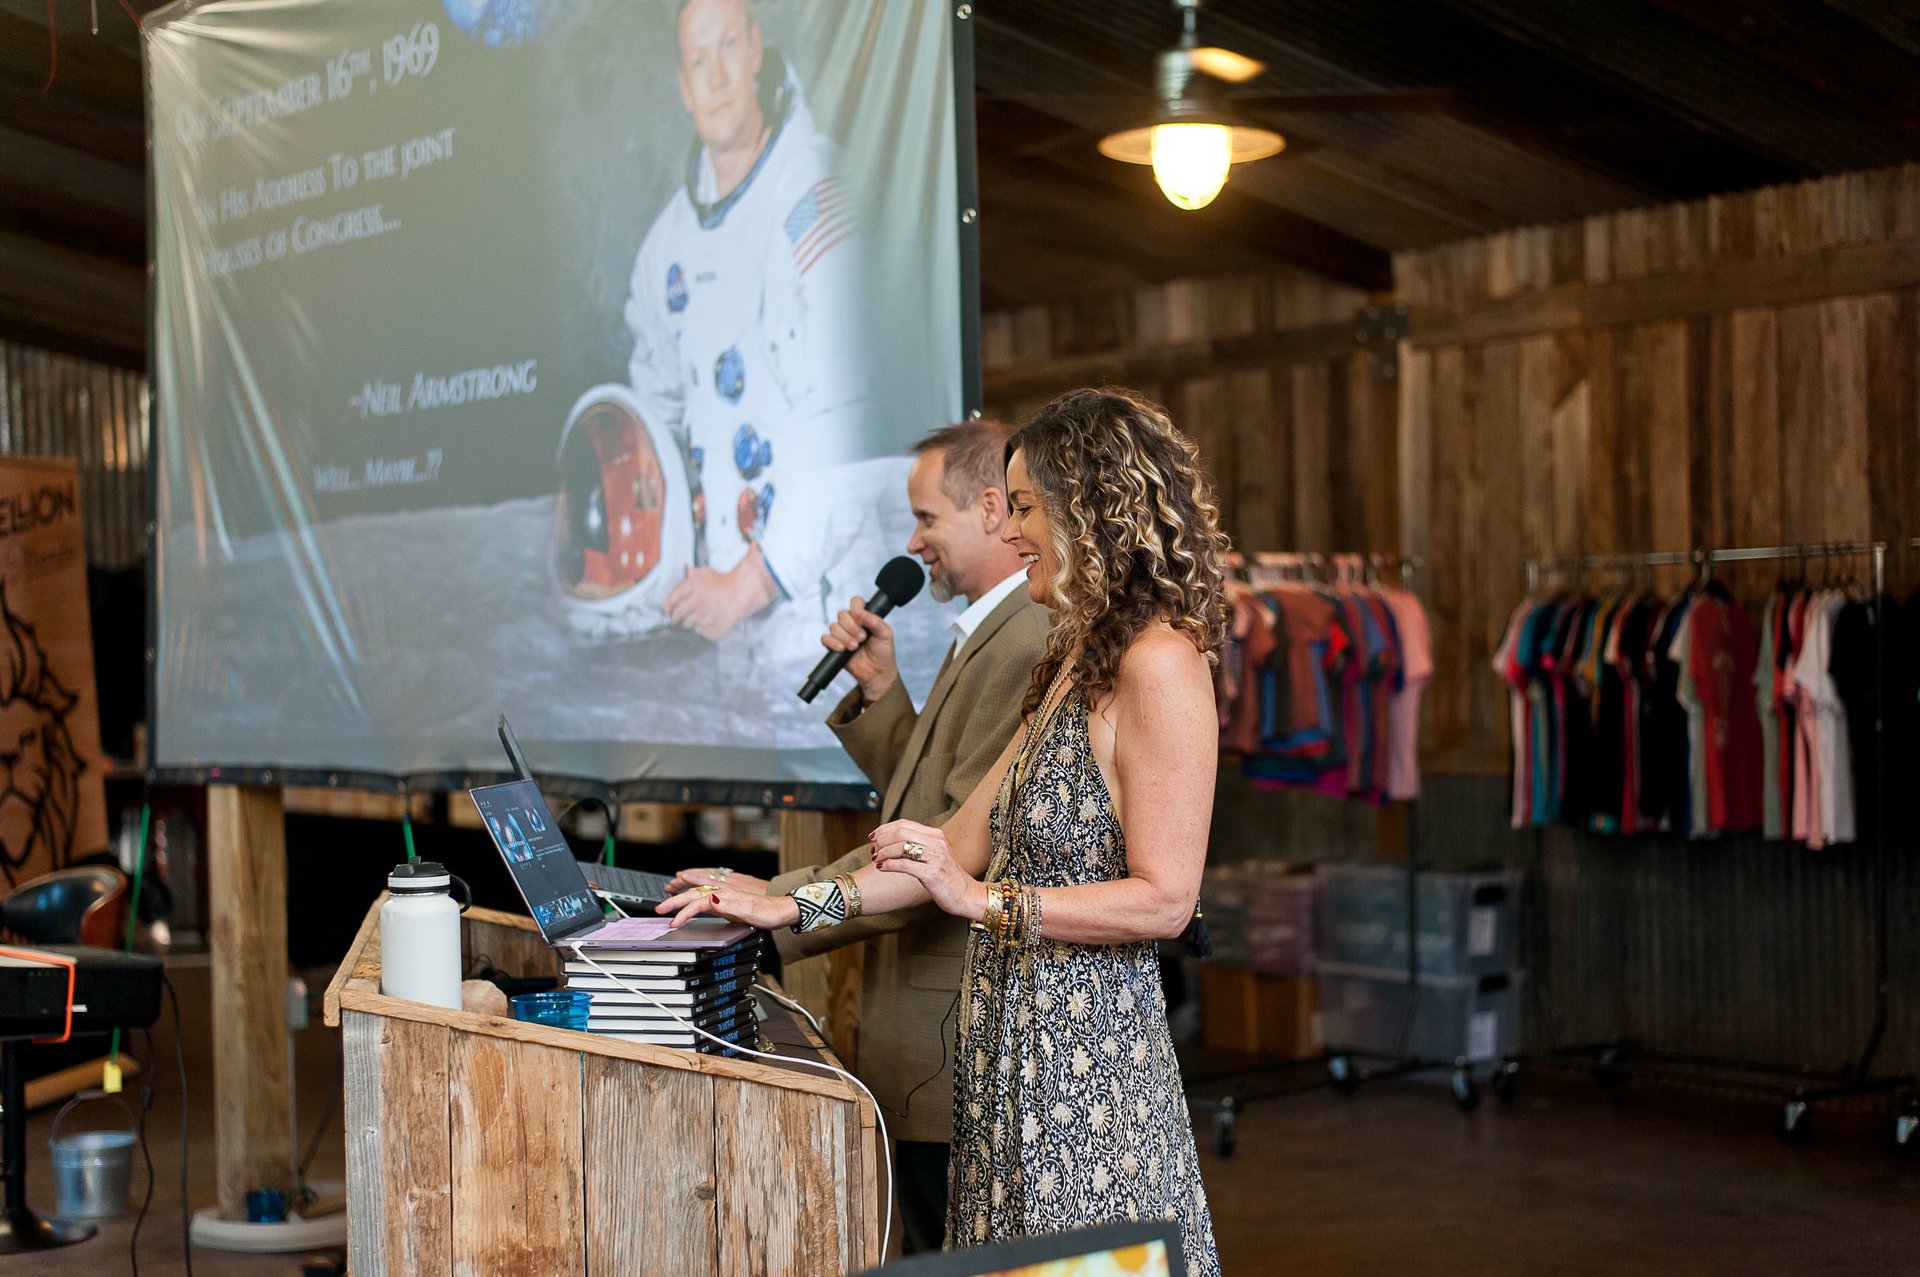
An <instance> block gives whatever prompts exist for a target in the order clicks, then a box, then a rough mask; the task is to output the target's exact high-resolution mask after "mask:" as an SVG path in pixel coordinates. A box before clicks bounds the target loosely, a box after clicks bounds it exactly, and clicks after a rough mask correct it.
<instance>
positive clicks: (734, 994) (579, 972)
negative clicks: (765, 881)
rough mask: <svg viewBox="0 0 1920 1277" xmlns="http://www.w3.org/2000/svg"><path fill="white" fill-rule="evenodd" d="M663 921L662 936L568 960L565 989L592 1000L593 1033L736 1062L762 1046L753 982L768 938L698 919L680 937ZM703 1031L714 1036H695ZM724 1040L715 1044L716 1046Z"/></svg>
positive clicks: (590, 951)
mask: <svg viewBox="0 0 1920 1277" xmlns="http://www.w3.org/2000/svg"><path fill="white" fill-rule="evenodd" d="M666 924H667V920H666V919H664V918H662V919H660V927H659V932H658V934H657V935H656V936H653V937H649V938H642V939H637V940H636V939H632V938H631V935H630V929H627V928H623V930H628V931H629V934H628V935H623V936H622V938H621V942H620V947H619V948H617V949H613V948H608V949H595V948H589V949H587V951H586V956H587V958H589V959H591V961H586V960H583V959H582V958H580V957H579V956H573V957H569V958H568V959H567V960H566V982H567V988H569V989H572V990H576V991H578V992H581V993H585V994H587V995H588V996H589V997H590V998H591V999H592V1002H591V1005H590V1006H589V1008H588V1011H587V1030H588V1031H589V1032H591V1033H604V1034H606V1035H607V1036H609V1037H616V1038H625V1039H627V1040H628V1041H630V1042H651V1043H654V1044H655V1045H657V1046H672V1047H682V1048H685V1049H687V1050H691V1051H701V1052H705V1053H708V1054H716V1055H718V1054H725V1055H732V1054H735V1053H736V1050H735V1048H738V1047H749V1048H753V1049H759V1047H760V1023H759V1017H758V1006H757V1004H756V1003H755V1002H754V1000H753V996H752V993H753V977H754V973H755V972H756V971H758V970H759V969H760V946H761V943H762V942H763V941H764V940H765V938H766V933H765V932H764V931H758V930H755V929H754V928H752V927H748V926H744V925H742V924H740V923H736V922H722V921H718V920H713V921H709V920H704V919H703V920H700V921H696V922H691V923H688V924H687V925H686V926H684V927H682V928H681V929H680V930H678V931H670V930H668V929H667V925H666ZM696 1026H697V1027H698V1028H699V1029H701V1030H703V1031H704V1032H705V1033H707V1034H711V1035H712V1037H706V1036H702V1034H701V1033H696V1032H694V1028H695V1027H696ZM716 1038H717V1039H719V1041H715V1040H714V1039H716Z"/></svg>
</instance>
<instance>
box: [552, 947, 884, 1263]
mask: <svg viewBox="0 0 1920 1277" xmlns="http://www.w3.org/2000/svg"><path fill="white" fill-rule="evenodd" d="M567 948H568V949H570V950H571V951H572V953H573V956H574V957H576V958H578V959H580V961H582V962H584V963H586V964H587V966H589V967H591V968H592V969H593V970H595V971H597V972H599V973H600V974H601V975H603V976H605V977H606V978H607V979H609V980H611V981H613V982H614V984H616V985H618V986H619V987H620V988H622V989H625V990H626V991H627V992H628V993H633V994H638V995H639V996H640V997H642V998H645V999H646V1000H647V1001H648V1002H651V1003H652V1004H653V1005H654V1006H655V1007H657V1008H659V1009H660V1010H662V1011H665V1012H666V1013H667V1015H668V1017H669V1018H671V1019H672V1020H674V1021H675V1022H677V1023H678V1024H680V1025H681V1026H682V1027H684V1028H688V1029H691V1030H693V1031H694V1032H695V1033H697V1034H699V1035H700V1036H701V1037H703V1038H706V1039H708V1040H709V1041H712V1042H714V1043H717V1044H718V1045H720V1046H723V1047H725V1048H727V1050H729V1051H733V1052H737V1053H739V1054H741V1055H751V1056H754V1057H756V1058H758V1059H762V1060H778V1061H780V1062H781V1063H783V1064H799V1065H804V1066H805V1067H807V1068H810V1069H819V1070H821V1071H822V1072H826V1073H833V1074H837V1075H838V1076H840V1077H843V1078H845V1079H847V1081H849V1082H851V1083H853V1084H854V1085H855V1086H857V1087H859V1088H860V1092H861V1094H863V1095H865V1096H866V1097H867V1102H868V1103H869V1104H871V1105H873V1120H874V1121H875V1122H877V1123H878V1124H879V1127H880V1147H879V1148H878V1149H877V1150H875V1154H874V1155H875V1156H877V1157H878V1158H879V1159H880V1182H881V1184H882V1185H883V1188H882V1190H881V1194H880V1205H881V1212H880V1220H881V1224H880V1256H879V1258H880V1261H881V1262H882V1263H885V1262H886V1255H887V1247H888V1246H890V1245H891V1244H892V1243H893V1149H892V1146H891V1145H890V1144H889V1142H888V1140H887V1117H886V1114H885V1113H884V1112H882V1111H881V1108H880V1101H879V1100H878V1099H876V1098H875V1097H874V1094H873V1092H872V1091H871V1090H870V1089H868V1087H867V1084H866V1083H865V1082H862V1081H861V1080H860V1079H859V1078H857V1077H855V1076H854V1075H853V1074H851V1073H849V1072H847V1071H846V1070H845V1069H843V1068H841V1067H840V1066H839V1065H837V1064H828V1063H827V1062H826V1061H824V1060H807V1059H802V1058H801V1057H800V1056H797V1055H779V1054H776V1053H774V1052H772V1051H756V1050H754V1049H753V1048H752V1047H747V1046H740V1045H739V1044H738V1043H734V1042H729V1041H727V1040H726V1039H725V1038H723V1037H719V1036H717V1035H715V1034H712V1033H709V1032H707V1031H706V1030H705V1029H703V1028H701V1027H700V1026H699V1025H697V1024H695V1023H693V1021H691V1020H687V1019H683V1018H682V1017H681V1015H680V1013H679V1012H678V1011H676V1010H674V1009H673V1008H672V1007H670V1006H668V1005H667V1004H666V1003H664V1002H662V1001H660V1000H659V999H658V998H656V997H654V996H653V995H652V994H651V993H648V992H647V991H646V990H645V989H642V988H640V987H638V986H636V985H632V984H629V983H627V980H626V978H625V977H623V976H618V975H615V974H614V973H613V972H611V971H609V970H607V969H606V968H605V967H603V966H601V965H600V964H599V963H598V962H595V961H594V960H593V959H592V958H590V957H588V956H587V951H586V947H585V946H584V945H582V944H581V943H580V942H579V941H577V940H576V941H574V942H573V943H572V944H570V945H568V946H567ZM754 987H755V988H764V987H765V986H763V985H759V984H757V983H756V985H755V986H754ZM767 992H768V993H773V990H771V989H767ZM774 997H775V998H776V999H777V1000H778V1001H780V1002H782V1003H784V1004H786V1005H788V1006H797V1005H799V1004H798V1003H795V1002H793V1001H792V1000H791V999H789V998H785V997H782V996H781V995H779V994H774ZM801 1014H802V1015H806V1017H807V1019H808V1020H809V1021H811V1022H812V1023H813V1026H814V1028H816V1029H818V1028H819V1027H820V1022H819V1021H818V1020H814V1018H813V1016H812V1015H811V1014H809V1013H808V1012H807V1011H806V1010H805V1008H802V1009H801ZM821 1036H822V1037H823V1038H824V1037H825V1035H824V1034H822V1035H821Z"/></svg>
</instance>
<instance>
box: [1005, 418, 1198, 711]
mask: <svg viewBox="0 0 1920 1277" xmlns="http://www.w3.org/2000/svg"><path fill="white" fill-rule="evenodd" d="M1015 452H1020V453H1023V454H1024V455H1025V458H1026V465H1027V474H1028V476H1029V477H1030V478H1031V479H1032V481H1033V485H1034V487H1035V488H1036V489H1037V490H1038V493H1039V499H1040V503H1041V507H1042V508H1043V509H1044V510H1045V511H1046V514H1047V522H1048V524H1049V526H1050V527H1051V529H1052V534H1053V551H1054V557H1055V558H1056V559H1058V560H1059V562H1060V571H1059V574H1058V576H1057V577H1056V578H1055V579H1054V581H1053V582H1052V586H1053V593H1054V599H1053V605H1054V622H1053V627H1052V630H1051V632H1050V633H1049V635H1048V638H1047V650H1046V655H1045V656H1044V657H1043V658H1042V659H1041V661H1040V664H1039V665H1038V666H1036V667H1035V669H1034V672H1033V682H1032V684H1031V686H1029V687H1028V689H1027V699H1026V704H1025V707H1024V710H1023V712H1025V713H1029V714H1031V713H1032V712H1033V711H1034V710H1036V709H1037V708H1039V705H1040V702H1041V700H1042V698H1043V697H1044V696H1045V695H1046V688H1047V686H1048V685H1049V684H1050V683H1051V682H1052V681H1053V678H1054V676H1055V675H1056V674H1058V673H1059V671H1060V668H1061V666H1062V665H1063V664H1064V663H1065V662H1066V660H1067V659H1068V657H1069V656H1071V655H1072V654H1073V653H1075V652H1078V654H1079V655H1078V657H1077V659H1076V660H1075V662H1074V673H1075V674H1076V675H1077V677H1078V679H1079V681H1080V684H1081V686H1082V687H1083V688H1085V689H1086V692H1087V695H1088V696H1089V697H1094V696H1098V695H1099V694H1101V693H1103V692H1108V691H1111V690H1112V689H1113V685H1114V678H1115V676H1116V674H1117V673H1118V671H1119V668H1120V659H1121V657H1122V656H1124V655H1125V654H1126V651H1127V648H1128V646H1129V645H1130V644H1131V643H1132V642H1133V640H1134V638H1135V637H1136V636H1137V635H1138V634H1139V633H1140V631H1142V630H1143V629H1145V628H1146V627H1147V626H1148V625H1150V624H1152V623H1153V622H1155V621H1165V622H1166V623H1167V624H1169V625H1171V626H1172V627H1173V628H1174V629H1176V630H1178V631H1180V632H1181V633H1182V634H1185V635H1186V636H1187V637H1188V638H1189V639H1191V640H1192V641H1193V645H1194V646H1195V647H1196V648H1198V649H1199V650H1200V652H1201V653H1202V654H1203V655H1204V656H1206V658H1207V660H1208V661H1209V662H1216V661H1218V659H1219V657H1218V653H1219V649H1220V645H1221V643H1222V642H1223V641H1224V640H1225V638H1226V632H1227V612H1228V609H1227V596H1226V586H1225V584H1224V581H1223V579H1222V568H1221V563H1222V560H1223V558H1224V557H1225V554H1226V551H1227V538H1226V536H1225V534H1224V533H1222V532H1221V531H1220V508H1219V506H1218V505H1216V504H1215V502H1214V498H1213V485H1212V483H1211V482H1210V481H1209V480H1208V479H1207V476H1206V474H1205V473H1204V472H1203V471H1202V469H1201V467H1200V459H1199V451H1198V450H1197V449H1196V448H1195V447H1194V446H1193V444H1192V443H1190V442H1188V440H1187V439H1186V437H1185V436H1184V435H1182V434H1181V433H1180V432H1179V431H1178V430H1176V429H1174V426H1173V422H1172V421H1171V420H1169V419H1168V417H1167V413H1166V410H1165V409H1163V408H1161V407H1160V406H1159V405H1157V404H1154V403H1150V402H1149V401H1147V400H1146V399H1143V398H1141V397H1140V396H1138V395H1136V394H1134V393H1133V392H1131V391H1128V390H1121V389H1118V388H1114V387H1103V388H1101V389H1098V390H1092V389H1088V390H1073V391H1069V392H1067V393H1066V394H1064V395H1061V396H1060V397H1059V398H1057V399H1055V400H1054V401H1053V402H1052V403H1049V404H1048V405H1047V406H1046V407H1044V408H1042V409H1040V411H1039V412H1037V413H1035V414H1034V416H1033V418H1032V419H1031V420H1030V421H1028V422H1027V424H1026V425H1024V426H1022V427H1021V428H1020V429H1019V430H1018V431H1017V432H1015V434H1014V436H1013V438H1012V439H1010V440H1009V441H1008V442H1007V457H1008V459H1009V460H1011V459H1012V457H1013V454H1014V453H1015Z"/></svg>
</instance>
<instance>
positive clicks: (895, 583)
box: [800, 554, 927, 704]
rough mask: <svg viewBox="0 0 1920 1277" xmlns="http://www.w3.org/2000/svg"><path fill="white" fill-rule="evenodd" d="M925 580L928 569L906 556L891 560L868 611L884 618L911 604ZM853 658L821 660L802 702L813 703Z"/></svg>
mask: <svg viewBox="0 0 1920 1277" xmlns="http://www.w3.org/2000/svg"><path fill="white" fill-rule="evenodd" d="M926 580H927V574H926V570H925V569H923V568H922V567H921V566H920V565H919V564H918V563H916V562H915V561H914V560H912V559H910V558H908V557H907V556H906V555H904V554H902V555H900V556H899V557H898V558H894V559H890V560H888V561H887V566H885V567H883V568H881V569H880V575H879V576H877V577H875V578H874V579H873V597H872V598H870V599H868V600H867V611H869V612H871V613H873V614H874V615H875V616H885V615H886V614H887V613H889V612H891V611H893V609H895V608H896V607H899V606H900V605H901V604H902V603H911V602H912V601H913V597H914V595H916V594H918V593H920V587H921V586H922V585H924V584H926ZM856 650H857V649H856ZM852 659H853V653H852V652H828V653H827V654H826V655H825V656H823V657H821V658H820V663H819V664H818V665H816V666H814V667H813V673H811V674H809V675H807V681H806V682H805V683H804V684H803V685H802V686H801V688H800V699H801V700H803V701H806V702H807V703H808V704H812V703H813V698H814V697H816V696H818V695H820V689H821V688H823V687H825V686H826V685H827V684H828V683H831V682H833V680H834V679H835V678H836V677H837V676H838V675H839V673H840V671H841V670H843V669H845V668H847V662H848V661H850V660H852Z"/></svg>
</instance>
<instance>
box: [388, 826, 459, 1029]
mask: <svg viewBox="0 0 1920 1277" xmlns="http://www.w3.org/2000/svg"><path fill="white" fill-rule="evenodd" d="M452 882H453V875H452V874H450V873H448V872H447V867H446V866H445V865H442V864H437V863H435V862H434V861H431V860H410V861H408V862H407V863H406V864H403V865H396V866H395V867H394V870H393V872H392V873H391V874H389V875H387V892H388V894H387V902H386V903H385V904H383V905H381V906H380V992H382V993H384V994H386V995H388V996H389V997H395V998H406V999H408V1000H410V1001H413V1002H430V1003H432V1004H433V1005H434V1006H441V1007H447V1008H448V1009H450V1010H454V1011H458V1010H459V1009H460V906H459V905H457V904H455V903H454V900H453V897H452V895H450V894H449V893H448V888H449V886H451V885H452ZM465 885H466V884H465V883H462V884H461V886H463V887H464V886H465Z"/></svg>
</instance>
